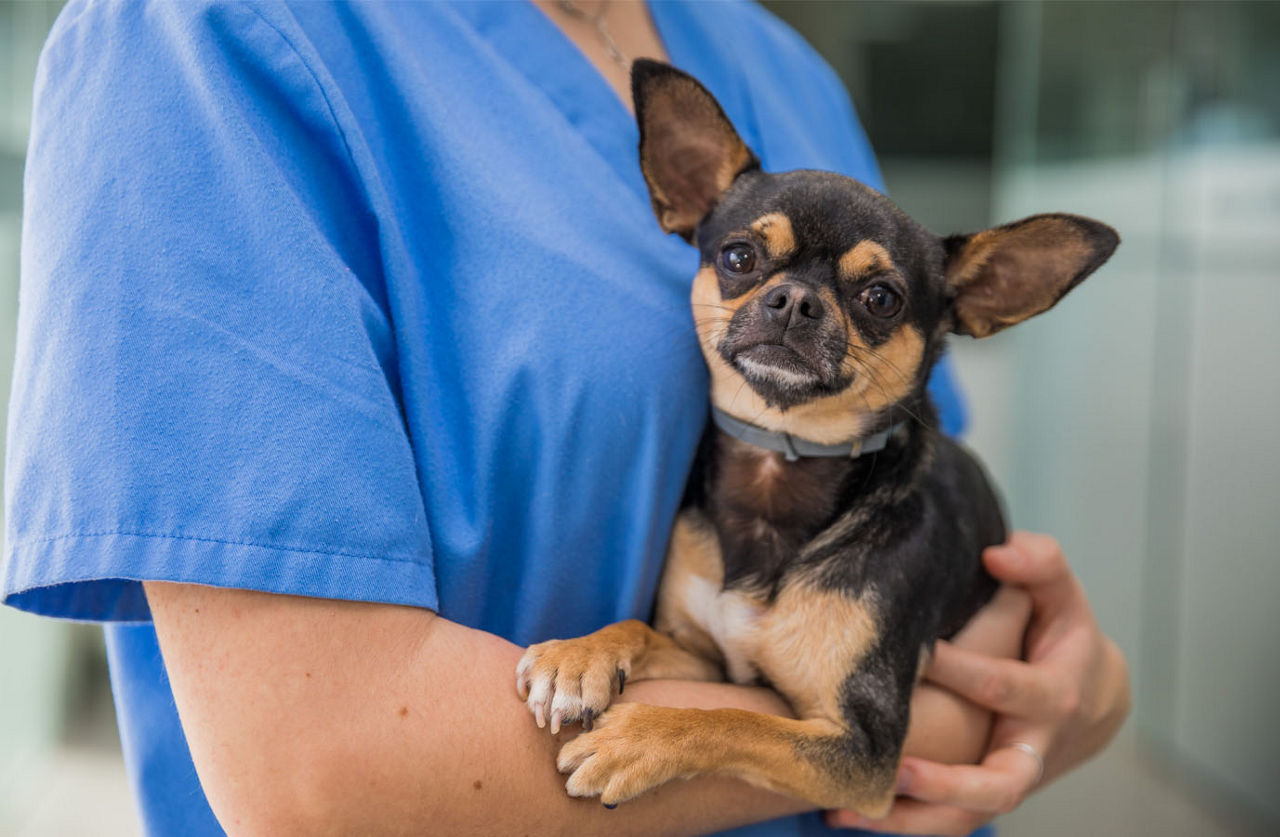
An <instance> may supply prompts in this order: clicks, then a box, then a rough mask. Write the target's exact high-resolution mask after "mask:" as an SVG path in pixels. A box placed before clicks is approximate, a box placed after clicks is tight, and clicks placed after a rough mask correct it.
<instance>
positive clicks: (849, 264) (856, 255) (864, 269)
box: [839, 238, 893, 279]
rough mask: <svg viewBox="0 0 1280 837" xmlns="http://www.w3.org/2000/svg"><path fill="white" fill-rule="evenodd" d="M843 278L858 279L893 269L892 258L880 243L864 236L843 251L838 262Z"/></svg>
mask: <svg viewBox="0 0 1280 837" xmlns="http://www.w3.org/2000/svg"><path fill="white" fill-rule="evenodd" d="M839 267H840V276H841V278H843V279H860V278H861V277H863V276H867V275H869V274H872V273H878V272H880V271H884V270H893V259H892V258H890V256H889V251H888V250H886V249H884V247H882V246H881V245H879V244H877V243H876V242H874V241H872V240H871V239H869V238H865V239H863V240H862V241H859V242H858V243H857V244H855V245H854V246H853V247H850V248H849V249H848V250H846V251H845V253H844V255H843V256H841V257H840V262H839Z"/></svg>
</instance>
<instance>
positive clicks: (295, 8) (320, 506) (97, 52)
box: [3, 2, 960, 835]
mask: <svg viewBox="0 0 1280 837" xmlns="http://www.w3.org/2000/svg"><path fill="white" fill-rule="evenodd" d="M652 11H653V16H654V20H655V23H656V24H657V27H658V31H659V33H660V35H661V37H662V40H663V42H664V44H665V45H666V47H667V50H668V52H669V54H670V56H671V58H672V60H673V61H674V63H675V64H677V65H679V66H681V67H683V68H684V69H686V70H688V71H690V72H691V73H693V74H694V75H695V76H697V77H699V78H701V79H702V80H703V81H704V82H705V83H706V84H707V86H708V87H709V88H710V89H711V90H712V91H713V92H714V93H715V95H716V96H717V97H718V98H719V99H720V101H721V102H722V103H723V105H724V107H725V109H726V111H727V112H728V114H729V115H730V117H731V118H732V119H733V121H734V122H735V124H736V125H737V126H738V128H739V130H740V131H741V132H742V135H743V137H744V139H745V140H746V141H747V142H748V144H750V145H751V146H752V148H753V149H755V151H756V152H757V153H758V154H759V155H760V157H761V159H762V160H763V162H764V164H765V166H766V168H769V169H772V170H786V169H792V168H822V169H831V170H835V171H839V172H844V173H846V174H849V175H851V176H853V177H856V178H859V179H861V180H863V181H864V182H867V183H869V184H871V185H873V186H876V187H879V186H880V185H881V184H880V179H879V175H878V173H877V171H876V168H875V164H874V161H873V159H872V156H871V152H870V149H869V147H868V145H867V142H866V139H865V137H864V135H863V133H862V131H861V129H860V127H859V126H858V123H857V121H856V119H855V117H854V115H853V112H852V110H851V108H850V106H849V102H848V100H847V98H846V95H845V92H844V90H843V88H842V87H841V85H840V83H839V82H838V81H837V79H836V78H835V76H834V75H833V74H832V72H831V71H830V69H829V68H828V67H826V65H825V64H823V62H822V61H821V60H820V59H819V58H818V57H817V56H816V55H815V54H814V53H813V52H812V50H811V49H810V48H809V47H808V46H807V45H806V44H805V43H804V42H803V41H802V40H801V39H800V38H798V37H797V36H796V35H795V34H794V33H793V32H792V31H790V30H789V29H787V28H786V27H785V26H784V25H782V24H781V23H779V22H778V21H777V20H775V19H774V18H773V17H771V16H770V15H769V14H768V13H766V12H764V11H763V10H761V9H760V8H758V7H756V6H754V5H750V4H738V3H732V4H722V3H715V4H684V3H661V2H660V3H654V4H653V5H652ZM636 142H637V132H636V127H635V124H634V122H633V120H632V118H631V116H630V115H629V114H628V112H627V110H626V109H625V108H624V107H623V105H622V103H621V102H620V101H619V100H618V98H617V97H616V96H615V94H614V92H613V90H612V89H611V88H610V87H609V86H608V85H607V84H606V83H605V82H604V81H603V79H602V78H601V77H600V76H599V75H598V73H597V72H596V71H595V69H594V68H593V67H592V66H591V65H590V64H589V63H588V62H587V61H586V60H585V59H584V58H583V57H582V55H581V54H580V53H579V52H578V51H577V49H576V48H575V47H574V46H573V45H572V44H571V43H570V42H569V41H568V40H567V39H565V38H564V37H563V36H562V35H561V34H560V32H559V30H558V29H556V27H555V26H554V25H553V24H552V23H551V22H550V21H549V20H548V19H547V18H545V17H544V16H543V15H542V13H540V12H539V11H538V10H537V9H535V8H534V7H533V6H531V5H528V4H526V3H476V4H468V5H457V6H454V5H444V4H413V3H394V4H393V3H388V4H352V5H345V4H344V5H331V4H327V3H326V4H320V3H298V4H296V5H290V4H276V3H271V4H263V5H246V4H206V3H195V2H187V3H167V2H166V3H154V4H150V3H138V2H122V3H118V4H115V3H95V4H82V3H76V2H73V3H70V4H68V6H67V7H66V9H65V10H64V11H63V13H62V15H61V17H60V18H59V19H58V22H57V24H56V25H55V27H54V30H53V33H52V34H51V36H50V39H49V42H48V44H47V45H46V47H45V50H44V53H43V55H42V57H41V63H40V69H39V76H38V81H37V87H36V103H35V110H34V116H33V125H32V135H31V146H30V153H29V157H28V163H27V170H26V182H25V218H24V227H23V241H22V285H21V294H20V306H19V324H18V348H17V359H16V368H15V373H14V385H13V396H12V402H11V407H10V414H9V437H8V459H7V463H6V464H7V479H8V492H7V495H6V504H7V506H6V508H7V547H6V561H5V566H4V575H3V585H4V587H3V591H4V600H5V602H6V603H7V604H9V605H13V606H15V607H19V608H23V609H26V610H29V611H32V612H36V613H43V614H48V615H52V616H58V617H65V618H72V619H86V620H100V621H104V622H107V623H109V624H108V627H107V642H108V651H109V656H110V662H111V672H112V683H113V687H114V690H115V696H116V702H117V708H118V713H119V719H120V728H121V736H122V739H123V744H124V748H125V758H126V763H127V766H128V769H129V774H130V777H131V779H132V782H133V784H134V788H135V790H136V793H137V796H138V799H139V800H140V809H141V814H142V818H143V821H144V823H145V826H146V828H147V830H148V832H150V833H155V834H184V835H196V834H206V833H208V834H217V833H221V831H220V829H219V828H218V825H217V823H216V822H215V820H214V818H213V815H212V813H211V812H210V810H209V807H208V804H207V802H206V801H205V799H204V796H203V793H202V792H201V790H200V786H199V783H198V781H197V778H196V775H195V772H194V769H193V767H192V764H191V758H190V755H189V753H188V751H187V747H186V744H185V741H184V739H183V736H182V731H181V728H180V726H179V723H178V717H177V714H176V711H175V709H174V704H173V696H172V694H171V692H170V689H169V686H168V683H167V679H166V676H165V672H164V668H163V664H162V661H161V658H160V654H159V651H158V647H157V644H156V636H155V632H154V630H153V629H152V626H151V624H150V622H149V618H150V614H149V611H148V608H147V603H146V599H145V597H144V595H143V592H142V586H141V584H140V583H139V581H140V580H144V579H150V580H166V581H178V582H190V583H199V584H211V585H219V586H226V587H240V588H249V589H254V590H265V591H270V592H273V593H289V594H295V595H303V596H320V597H330V598H337V599H354V600H362V601H375V602H389V603H396V604H403V605H411V606H417V607H423V608H432V609H436V610H438V611H439V612H440V613H441V614H443V615H444V616H446V617H447V618H449V619H452V620H455V621H457V622H460V623H462V624H465V625H469V626H472V627H475V628H481V629H484V630H487V631H491V632H494V633H496V634H499V635H501V636H503V637H506V638H507V639H509V640H511V641H513V642H516V643H519V644H526V643H530V642H534V641H538V640H543V639H546V638H549V637H553V636H571V635H577V634H582V633H585V632H588V631H591V630H594V629H596V628H598V627H600V626H601V625H603V624H605V623H608V622H612V621H615V620H619V619H624V618H629V617H638V618H641V619H644V618H647V617H648V615H649V612H650V607H651V603H652V601H653V597H654V588H655V585H656V583H657V579H658V573H659V568H660V566H661V562H662V557H663V552H664V549H665V546H666V542H667V536H668V532H669V530H670V527H671V523H672V519H673V517H674V515H675V512H676V509H677V505H678V503H679V499H680V495H681V491H682V488H683V485H684V482H685V478H686V475H687V473H688V469H689V465H690V461H691V458H692V455H693V451H694V447H695V445H696V443H697V440H698V437H699V434H700V433H701V430H702V426H703V422H704V419H705V415H706V401H707V379H706V372H705V369H704V367H703V362H702V359H701V356H700V354H699V351H698V347H697V343H696V340H695V337H694V330H693V326H692V322H691V316H690V310H689V304H688V296H689V287H690V281H691V279H692V277H693V274H694V272H695V270H696V268H697V261H698V259H697V255H696V253H695V252H694V250H693V249H692V248H690V247H689V246H687V245H686V244H684V243H683V242H682V241H680V240H679V239H678V238H676V237H673V236H667V235H664V234H663V233H662V232H661V231H660V230H659V228H658V225H657V223H656V221H655V220H654V218H653V215H652V212H651V210H650V206H649V199H648V196H647V194H646V191H645V186H644V182H643V180H642V178H641V175H640V171H639V168H638V164H637V161H636V150H635V148H636ZM933 392H934V394H935V396H936V397H937V399H938V400H939V401H940V402H941V406H942V408H943V413H944V416H945V420H946V424H947V426H948V427H949V429H951V430H955V429H957V426H958V422H959V421H960V411H959V405H958V403H957V401H956V398H955V394H954V391H953V389H952V387H951V385H950V378H949V376H948V372H947V368H946V367H945V366H944V367H943V368H942V370H941V372H940V373H939V375H938V376H937V377H935V379H934V382H933ZM495 688H502V689H506V688H508V686H507V684H505V683H502V684H495ZM820 828H821V826H820V825H819V823H818V820H817V818H816V817H813V816H810V817H805V818H794V819H790V820H784V821H778V822H775V823H771V824H767V825H764V826H757V827H756V829H754V830H751V831H752V833H770V834H799V833H807V832H809V831H814V830H819V829H820Z"/></svg>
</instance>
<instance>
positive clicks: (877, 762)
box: [557, 703, 898, 816]
mask: <svg viewBox="0 0 1280 837" xmlns="http://www.w3.org/2000/svg"><path fill="white" fill-rule="evenodd" d="M865 737H866V736H865V734H864V733H863V732H862V731H860V730H850V729H847V728H845V727H843V726H841V725H840V724H837V723H835V722H833V721H830V720H827V719H824V718H811V719H808V720H800V721H797V720H793V719H790V718H779V717H776V716H773V715H764V714H760V713H756V712H747V711H744V710H740V709H674V708H670V707H664V706H649V705H646V704H638V703H622V704H618V705H616V706H614V707H612V708H611V709H610V710H609V711H608V712H606V713H605V714H604V715H603V716H601V718H600V720H599V722H598V724H597V726H596V729H595V730H594V731H592V732H590V733H584V734H582V735H580V736H578V737H577V738H575V739H574V740H572V741H570V742H569V743H567V744H565V745H564V747H563V748H562V749H561V750H560V757H559V759H558V762H557V763H558V766H559V768H560V772H561V773H572V775H571V776H570V777H569V780H568V782H567V784H566V789H567V790H568V792H569V794H570V795H571V796H585V797H589V796H599V797H600V801H601V802H603V803H604V804H606V805H616V804H617V803H619V802H624V801H626V800H628V799H631V798H633V797H635V796H637V795H639V794H641V793H643V792H645V791H647V790H649V789H651V788H655V787H657V786H658V785H661V784H663V783H664V782H668V781H670V780H672V779H677V778H690V777H693V776H696V775H699V774H719V775H724V776H735V777H737V778H740V779H743V780H745V781H747V782H750V783H751V784H753V785H757V786H759V787H762V788H766V789H768V790H772V791H777V792H779V793H784V794H788V795H790V796H794V797H798V798H800V799H805V800H808V801H810V802H813V803H815V804H817V805H819V806H821V807H824V808H851V809H853V810H856V811H860V812H862V813H864V814H867V815H869V816H877V815H879V816H882V815H883V814H884V813H886V812H887V811H888V809H889V806H890V805H891V804H892V802H893V797H894V785H895V776H896V771H897V762H898V754H897V752H896V751H893V752H891V753H884V754H881V755H879V756H873V755H872V752H874V748H868V746H867V743H868V742H867V741H866V740H865ZM890 749H891V750H892V749H893V748H890Z"/></svg>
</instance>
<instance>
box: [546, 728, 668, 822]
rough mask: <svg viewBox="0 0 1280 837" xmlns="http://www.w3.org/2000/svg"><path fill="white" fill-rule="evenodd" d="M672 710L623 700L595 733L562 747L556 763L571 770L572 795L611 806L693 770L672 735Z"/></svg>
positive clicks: (567, 786) (565, 770) (569, 788)
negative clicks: (670, 714)
mask: <svg viewBox="0 0 1280 837" xmlns="http://www.w3.org/2000/svg"><path fill="white" fill-rule="evenodd" d="M670 711H671V710H669V709H667V708H666V707H662V706H648V705H646V704H643V703H620V704H618V705H617V706H614V707H612V708H611V709H610V710H609V711H608V712H605V713H604V714H603V715H601V716H600V719H599V721H598V722H597V724H596V727H595V729H594V730H592V731H591V732H586V733H583V734H582V735H579V736H578V737H577V738H575V739H573V740H572V741H570V742H569V743H567V744H565V745H564V746H563V747H561V748H560V756H559V758H558V759H557V760H556V767H557V768H559V770H560V772H561V773H569V774H571V775H570V776H569V779H568V781H567V782H565V790H567V791H568V792H569V795H570V796H578V797H591V796H598V797H600V801H601V802H602V803H604V804H605V806H606V807H609V808H612V807H614V806H615V805H617V804H618V803H619V802H626V801H627V800H628V799H633V798H634V797H637V796H639V795H640V794H642V793H644V792H645V791H647V790H650V789H652V788H656V787H658V786H659V785H661V784H664V783H666V782H669V781H671V780H672V779H676V778H679V777H680V776H683V775H686V774H689V773H691V772H692V769H691V765H688V764H686V763H685V762H686V758H685V754H684V753H683V748H681V747H680V746H679V745H678V744H679V743H678V742H677V741H673V740H671V737H670V736H669V735H667V734H666V733H667V732H668V729H667V728H668V727H669V726H670V724H669V723H667V722H666V720H667V719H666V715H667V714H669V713H670Z"/></svg>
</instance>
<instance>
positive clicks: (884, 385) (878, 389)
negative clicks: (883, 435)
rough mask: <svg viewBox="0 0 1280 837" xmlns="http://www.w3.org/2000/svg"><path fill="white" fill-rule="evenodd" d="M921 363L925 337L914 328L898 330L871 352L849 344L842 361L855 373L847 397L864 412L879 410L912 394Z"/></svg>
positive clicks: (857, 343) (856, 344)
mask: <svg viewBox="0 0 1280 837" xmlns="http://www.w3.org/2000/svg"><path fill="white" fill-rule="evenodd" d="M923 360H924V335H923V334H921V333H920V332H919V331H918V330H917V329H916V328H915V327H914V326H910V325H902V326H900V327H899V328H898V330H897V331H896V332H894V334H893V336H892V337H890V338H889V339H888V340H886V341H885V342H883V343H881V344H880V345H878V346H876V347H874V348H872V347H870V346H867V345H865V344H864V343H862V341H860V340H856V339H855V340H852V341H850V344H849V351H848V353H847V354H846V355H845V360H844V362H845V363H846V364H848V368H849V369H852V370H853V372H854V381H853V385H852V386H851V387H850V388H849V390H848V394H849V395H850V396H851V397H853V398H855V399H856V400H857V403H858V404H859V405H860V406H861V407H862V409H864V410H867V411H870V412H875V411H877V410H882V409H884V408H885V407H888V406H889V405H891V404H894V403H897V402H898V401H899V400H901V399H902V398H903V397H904V396H905V395H906V394H907V393H908V392H910V391H911V389H912V388H913V387H914V386H915V384H916V377H917V376H918V375H919V373H920V364H921V362H922V361H923Z"/></svg>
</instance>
